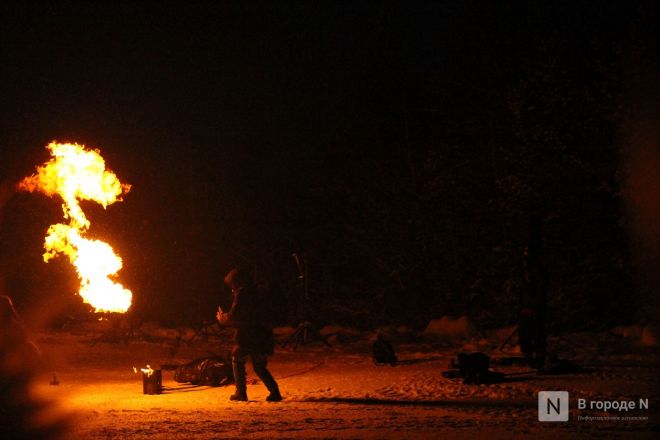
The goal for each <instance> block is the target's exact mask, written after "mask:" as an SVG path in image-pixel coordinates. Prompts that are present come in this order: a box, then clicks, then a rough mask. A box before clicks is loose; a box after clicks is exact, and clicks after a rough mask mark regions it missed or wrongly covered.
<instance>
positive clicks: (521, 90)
mask: <svg viewBox="0 0 660 440" xmlns="http://www.w3.org/2000/svg"><path fill="white" fill-rule="evenodd" d="M191 3H193V4H178V5H176V4H175V5H173V6H163V4H149V3H142V4H140V5H132V4H129V3H121V4H117V5H114V6H112V7H110V6H108V7H106V8H105V9H102V10H101V9H97V8H95V9H91V8H90V7H85V6H82V7H78V8H76V9H69V8H66V9H65V8H61V7H59V6H54V5H50V6H48V5H39V6H34V7H30V6H25V5H23V6H22V7H21V8H20V10H19V8H15V7H12V6H6V5H5V6H2V8H3V9H2V18H1V20H2V26H1V28H0V29H1V30H0V59H1V60H2V62H1V67H0V68H1V79H0V94H1V96H2V118H0V182H2V191H0V222H1V223H0V274H1V275H2V278H3V283H4V288H5V290H6V291H7V292H9V293H10V294H11V295H12V296H13V297H14V298H15V302H16V303H17V306H18V307H19V309H23V310H39V309H43V308H44V307H45V306H44V305H45V304H47V305H48V308H49V310H57V311H58V317H59V318H58V319H62V317H63V316H64V317H72V316H73V317H76V318H81V317H83V316H85V309H84V307H82V306H81V304H80V299H79V298H78V297H77V296H75V295H73V293H74V292H75V291H77V284H78V283H77V280H76V278H75V274H74V271H73V268H72V267H70V266H69V263H68V261H66V259H64V258H59V259H56V260H54V261H51V262H50V263H49V264H45V263H43V261H42V258H41V254H42V252H43V250H42V243H43V237H44V235H45V232H46V229H47V228H48V226H49V225H50V224H52V223H56V222H58V221H60V218H61V209H60V207H59V201H58V200H49V199H47V198H46V197H43V196H41V195H36V194H27V193H15V192H14V191H13V185H14V183H15V182H16V181H18V180H19V179H20V178H22V177H23V176H26V175H28V174H30V173H32V172H33V170H34V167H35V166H36V165H38V164H41V163H43V162H45V161H46V160H47V159H48V152H47V151H46V150H45V148H44V146H45V145H46V144H47V143H48V142H50V141H52V140H54V139H57V140H58V141H62V142H63V141H70V142H78V143H82V144H85V145H87V146H89V147H98V148H100V149H101V152H102V155H103V156H104V158H105V159H106V162H107V164H108V166H109V167H110V168H111V169H112V170H113V171H115V172H116V174H117V175H118V176H119V178H120V179H121V180H122V182H126V183H130V184H132V185H133V188H132V190H131V192H130V193H129V194H128V195H127V196H126V197H125V200H124V201H123V202H121V203H117V204H115V205H112V206H110V207H108V209H107V210H106V211H103V209H102V208H101V207H99V206H96V205H94V204H91V203H85V204H83V205H84V206H83V207H84V209H85V211H86V213H87V214H88V217H89V218H90V220H91V221H92V227H91V230H90V236H93V237H97V238H100V239H104V240H106V241H108V242H109V243H110V244H111V245H112V246H113V247H114V248H115V250H116V251H117V253H118V254H119V255H121V256H122V258H123V259H124V269H123V270H122V271H121V272H120V280H121V281H122V283H123V284H124V285H125V286H127V287H128V288H130V289H131V290H132V291H133V293H134V300H135V305H134V307H133V309H132V312H131V313H132V316H134V317H135V318H136V319H138V320H144V319H151V320H157V321H160V322H161V323H163V324H171V325H173V324H195V323H199V322H201V321H203V320H212V319H213V316H214V312H215V310H214V309H215V306H216V305H217V304H218V303H223V304H226V301H227V300H228V294H229V292H228V291H227V290H225V289H224V288H223V286H222V278H223V277H224V274H225V273H226V272H227V270H229V269H230V268H231V267H232V266H233V265H235V264H245V265H249V266H250V267H252V268H254V269H255V270H256V272H257V275H258V277H259V278H260V280H262V281H264V280H269V281H271V282H277V283H280V284H281V285H282V286H284V289H285V291H286V292H287V293H288V295H289V297H290V300H291V301H290V302H291V304H292V306H291V309H292V310H295V309H296V306H297V304H296V298H297V297H298V294H299V292H300V285H299V282H298V280H297V278H296V276H297V272H296V266H295V263H294V260H293V258H292V256H291V255H292V253H293V252H296V253H298V254H300V255H302V256H304V258H305V260H306V262H307V268H308V275H309V289H310V296H311V298H312V301H311V302H312V305H313V313H314V315H315V316H316V317H317V318H318V319H321V320H327V321H335V322H340V323H351V324H353V325H361V326H364V327H373V326H377V325H381V324H383V323H407V324H410V325H414V326H419V327H422V326H423V325H424V324H425V323H426V322H427V320H428V319H430V318H432V317H438V316H441V315H444V314H450V315H463V314H467V315H469V316H470V317H471V318H472V319H473V320H474V321H475V322H476V323H477V325H479V326H480V327H482V328H487V327H492V326H498V325H504V324H508V323H511V322H514V321H515V319H516V314H517V308H516V307H517V288H518V287H519V285H520V267H521V262H522V248H523V246H525V244H526V241H527V238H528V237H527V234H528V230H527V222H528V219H529V217H530V215H533V214H538V215H540V216H541V218H542V224H543V233H544V237H543V238H544V254H543V259H544V262H545V265H546V266H547V269H548V272H549V274H550V294H549V301H550V309H549V314H550V318H549V326H550V328H551V330H552V331H555V332H557V331H562V330H564V329H576V328H600V327H604V326H610V325H614V324H619V323H626V322H632V321H635V322H648V321H650V320H653V319H655V317H656V316H657V311H658V309H657V300H656V299H655V295H656V292H657V290H656V289H657V286H658V279H657V277H658V275H657V272H658V271H657V267H659V265H658V263H659V262H660V260H659V259H658V249H659V248H660V238H659V232H658V229H659V228H658V224H660V223H659V222H658V218H659V214H658V212H659V211H660V209H659V208H658V200H659V199H660V197H658V195H659V193H660V191H659V184H658V180H659V179H658V167H659V166H660V165H659V164H660V159H659V157H660V153H659V150H658V129H657V126H658V123H659V122H658V121H660V118H658V115H659V114H658V98H659V94H658V86H657V85H656V81H657V79H656V77H657V74H658V64H657V61H658V58H657V53H658V52H657V45H656V40H655V39H656V37H657V35H656V32H655V28H654V26H653V24H654V23H655V20H654V19H655V17H656V15H655V13H656V10H655V8H654V6H653V2H595V1H594V2H583V1H570V2H569V1H559V2H545V4H540V3H541V2H512V1H503V2H459V1H455V2H452V1H440V2H400V3H383V4H378V3H379V2H378V3H377V2H374V3H361V2H299V3H298V2H296V3H289V2H240V3H229V2H209V3H204V2H191ZM54 306H57V307H54ZM291 315H292V316H291V317H290V318H291V319H292V320H294V321H295V319H296V316H294V315H295V312H293V311H292V313H291ZM58 319H55V320H54V321H55V322H59V321H58Z"/></svg>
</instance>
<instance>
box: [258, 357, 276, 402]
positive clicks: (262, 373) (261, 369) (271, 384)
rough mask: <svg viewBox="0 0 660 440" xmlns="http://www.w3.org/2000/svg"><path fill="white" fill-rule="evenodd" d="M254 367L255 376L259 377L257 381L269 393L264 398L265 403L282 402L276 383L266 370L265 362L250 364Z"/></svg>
mask: <svg viewBox="0 0 660 440" xmlns="http://www.w3.org/2000/svg"><path fill="white" fill-rule="evenodd" d="M252 365H253V366H254V372H255V373H257V376H259V379H261V381H262V382H263V383H264V385H266V388H267V389H268V391H269V392H270V394H268V397H266V401H267V402H279V401H280V400H282V395H281V394H280V388H279V387H278V386H277V382H275V378H274V377H273V375H272V374H270V371H268V368H266V363H265V362H255V363H253V364H252Z"/></svg>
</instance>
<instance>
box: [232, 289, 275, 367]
mask: <svg viewBox="0 0 660 440" xmlns="http://www.w3.org/2000/svg"><path fill="white" fill-rule="evenodd" d="M233 294H234V297H233V301H232V304H231V309H230V310H229V312H227V313H223V314H222V317H221V319H220V323H221V324H225V325H228V326H230V327H234V328H235V329H236V332H235V334H234V344H235V345H234V354H237V353H239V352H240V353H242V354H251V353H255V354H265V355H271V354H273V348H274V345H275V342H274V338H273V330H272V328H271V327H270V326H269V325H268V322H269V321H270V320H269V319H268V313H269V310H266V306H265V302H264V301H263V299H262V298H261V297H260V292H259V289H258V288H257V286H256V285H254V284H253V285H250V286H246V287H241V288H239V289H235V290H234V291H233Z"/></svg>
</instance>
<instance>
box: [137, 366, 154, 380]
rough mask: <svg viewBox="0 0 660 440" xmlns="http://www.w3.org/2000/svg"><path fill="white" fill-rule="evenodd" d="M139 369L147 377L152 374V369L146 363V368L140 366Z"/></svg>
mask: <svg viewBox="0 0 660 440" xmlns="http://www.w3.org/2000/svg"><path fill="white" fill-rule="evenodd" d="M140 371H142V372H143V373H144V374H146V375H147V377H151V375H152V374H154V370H153V369H152V368H151V367H150V366H149V365H147V368H140Z"/></svg>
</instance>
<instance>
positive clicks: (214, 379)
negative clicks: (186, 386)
mask: <svg viewBox="0 0 660 440" xmlns="http://www.w3.org/2000/svg"><path fill="white" fill-rule="evenodd" d="M174 380H175V381H177V382H179V383H191V384H193V385H208V386H212V387H219V386H224V385H229V384H231V383H233V382H234V372H233V371H232V367H231V362H227V361H226V360H225V359H224V358H223V357H221V356H212V357H205V358H199V359H195V360H194V361H192V362H189V363H187V364H184V365H180V366H178V367H177V368H176V370H175V371H174Z"/></svg>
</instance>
